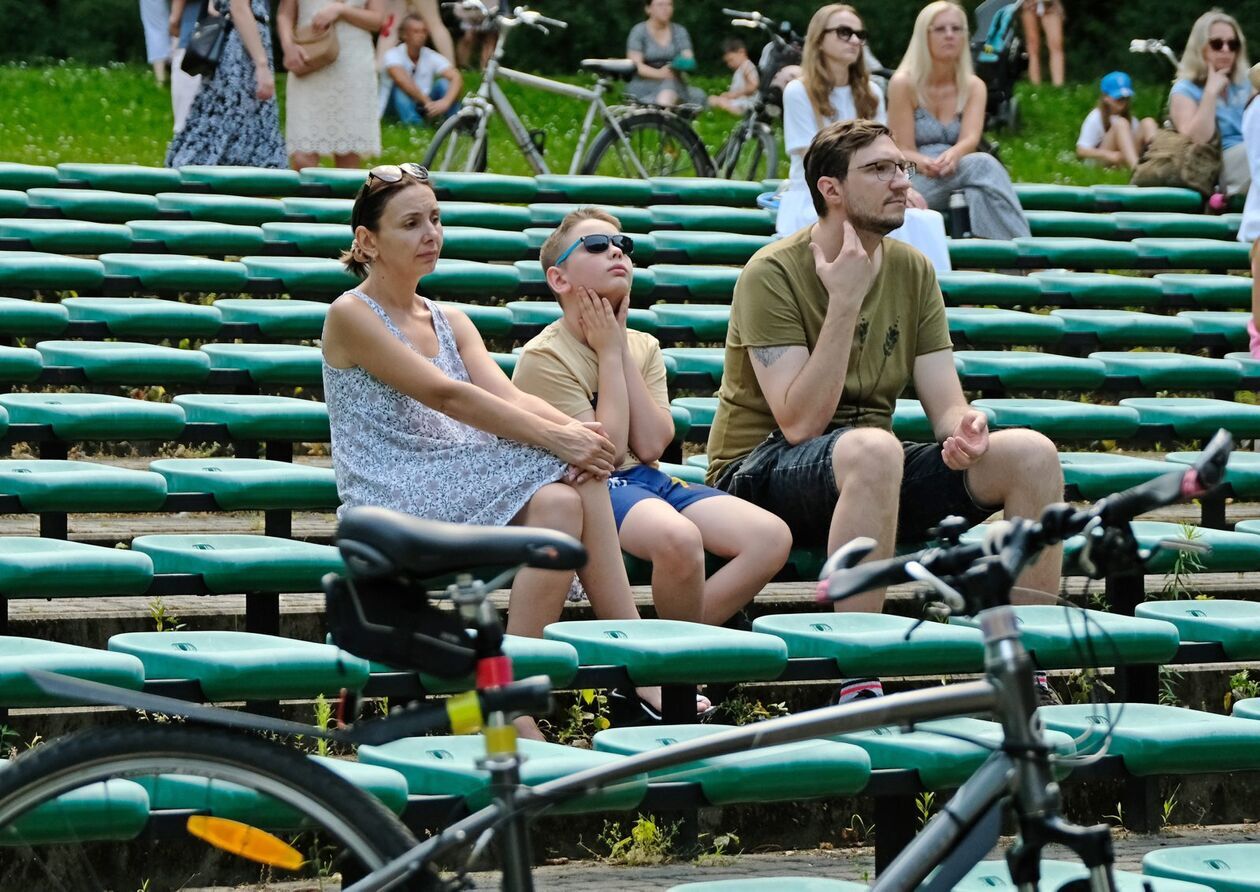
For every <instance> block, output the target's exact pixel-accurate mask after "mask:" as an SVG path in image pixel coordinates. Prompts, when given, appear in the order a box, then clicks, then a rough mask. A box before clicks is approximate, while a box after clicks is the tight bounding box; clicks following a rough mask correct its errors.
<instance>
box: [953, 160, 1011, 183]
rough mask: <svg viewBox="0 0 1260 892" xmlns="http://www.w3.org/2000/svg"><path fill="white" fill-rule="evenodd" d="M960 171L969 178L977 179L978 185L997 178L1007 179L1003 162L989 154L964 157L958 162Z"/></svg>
mask: <svg viewBox="0 0 1260 892" xmlns="http://www.w3.org/2000/svg"><path fill="white" fill-rule="evenodd" d="M958 169H959V170H960V171H961V172H962V173H964V174H967V175H968V176H972V177H975V178H976V182H977V183H985V182H990V181H992V180H993V179H994V178H995V177H996V178H999V179H1001V178H1004V177H1006V168H1005V167H1003V166H1002V162H1001V161H999V160H997V159H996V158H994V157H993V156H992V155H990V154H989V153H988V152H971V153H969V154H967V155H963V157H962V160H961V161H959V162H958Z"/></svg>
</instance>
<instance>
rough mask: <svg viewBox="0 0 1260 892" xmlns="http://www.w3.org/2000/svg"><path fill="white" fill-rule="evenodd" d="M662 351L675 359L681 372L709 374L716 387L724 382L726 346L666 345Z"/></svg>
mask: <svg viewBox="0 0 1260 892" xmlns="http://www.w3.org/2000/svg"><path fill="white" fill-rule="evenodd" d="M661 352H662V353H663V354H664V355H665V356H667V357H669V358H670V359H672V360H674V362H675V363H676V368H677V370H678V371H679V372H682V373H683V374H697V375H708V376H709V380H710V381H711V382H712V384H713V386H714V387H717V386H718V385H719V384H721V383H722V367H723V361H724V360H725V358H726V348H725V347H666V348H665V349H664V350H663V351H661Z"/></svg>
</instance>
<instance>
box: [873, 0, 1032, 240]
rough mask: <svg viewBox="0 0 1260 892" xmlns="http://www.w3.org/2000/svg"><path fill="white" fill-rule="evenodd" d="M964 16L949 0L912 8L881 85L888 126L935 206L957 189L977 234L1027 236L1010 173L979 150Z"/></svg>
mask: <svg viewBox="0 0 1260 892" xmlns="http://www.w3.org/2000/svg"><path fill="white" fill-rule="evenodd" d="M969 43H970V41H969V39H968V30H967V14H966V13H965V12H963V9H962V7H961V6H959V5H958V4H956V3H953V2H950V0H936V2H934V3H929V4H928V5H927V6H925V7H923V9H922V11H920V12H919V16H918V18H916V19H915V22H914V31H913V33H912V34H911V36H910V45H909V46H908V47H907V48H906V55H905V58H903V59H902V60H901V66H900V67H899V68H898V69H897V73H896V74H894V75H893V77H892V80H891V81H890V82H889V84H888V126H889V128H890V129H891V130H892V133H893V138H894V139H895V140H896V141H897V145H898V146H900V147H901V150H902V151H903V152H904V153H905V155H906V158H907V159H908V160H910V161H912V162H914V164H915V165H916V166H917V167H918V174H919V176H918V177H917V178H916V179H915V185H916V187H917V188H918V190H919V191H920V192H921V193H923V197H924V198H925V199H926V200H927V204H928V207H931V208H935V209H936V210H941V211H943V210H944V209H945V208H947V207H948V206H949V199H950V196H951V195H952V194H953V193H954V192H959V191H961V192H963V193H964V194H965V196H966V199H967V206H968V208H969V209H970V212H971V231H972V233H973V234H975V235H977V236H980V237H981V238H996V239H1009V238H1015V237H1016V236H1026V235H1029V234H1030V233H1029V229H1028V221H1027V220H1026V219H1025V218H1024V211H1023V208H1021V207H1020V205H1019V199H1018V198H1017V197H1016V195H1015V187H1014V186H1013V185H1012V184H1011V178H1010V175H1009V174H1008V173H1007V172H1006V168H1004V167H1003V166H1002V164H1001V162H1000V161H998V160H997V159H996V158H994V157H993V156H992V155H990V154H988V153H986V152H982V151H979V148H980V139H981V137H982V136H983V131H984V109H985V99H986V96H987V88H986V87H985V84H984V81H982V80H981V79H980V78H978V77H976V75H975V74H974V73H973V72H972V68H971V51H970V48H969Z"/></svg>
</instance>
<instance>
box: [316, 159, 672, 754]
mask: <svg viewBox="0 0 1260 892" xmlns="http://www.w3.org/2000/svg"><path fill="white" fill-rule="evenodd" d="M350 222H351V225H352V228H353V231H354V242H353V244H352V245H351V247H350V249H349V250H348V251H346V252H345V254H343V255H342V263H344V264H345V266H346V269H348V270H349V271H350V272H352V273H354V274H355V275H357V276H363V277H364V278H363V282H362V283H361V284H360V285H359V286H358V287H357V288H352V289H350V290H349V291H348V292H346V293H345V294H343V295H342V296H341V297H339V298H337V300H335V301H334V302H333V304H332V306H331V307H329V310H328V317H327V320H326V321H325V323H324V332H323V354H324V362H323V370H324V395H325V399H326V401H327V404H328V420H329V424H330V426H331V429H332V455H333V467H334V469H335V471H336V475H337V491H338V494H339V495H340V497H341V500H342V504H343V506H344V507H350V506H353V505H382V506H384V507H387V508H392V509H395V510H397V511H403V512H405V513H407V514H412V515H415V516H418V517H425V518H429V519H433V520H443V521H448V522H454V523H469V524H482V525H504V524H522V525H529V526H540V527H548V528H550V529H555V530H560V531H562V532H566V533H569V534H571V535H573V536H575V537H577V538H579V539H581V540H582V544H583V545H585V546H586V549H587V552H588V554H589V556H590V557H589V560H588V562H587V564H586V567H585V568H584V569H583V570H581V571H580V572H579V574H578V575H579V576H580V578H581V580H582V583H583V585H584V586H585V588H586V591H587V592H588V593H590V597H591V602H592V604H593V605H594V607H595V611H596V613H597V614H598V615H599V616H600V617H601V618H606V619H625V618H630V617H637V616H638V613H637V611H636V610H635V606H634V599H633V598H632V596H631V594H630V586H629V583H628V582H627V580H626V571H625V566H624V565H623V564H622V560H621V550H620V548H619V547H618V544H617V528H616V525H615V524H614V522H613V514H612V506H611V504H610V502H609V499H608V487H607V485H606V483H605V481H606V479H607V478H608V476H609V475H610V474H611V473H612V472H613V470H614V469H615V465H614V463H613V458H614V447H613V444H612V442H611V441H610V440H609V439H608V438H607V437H606V436H605V435H604V433H603V430H602V429H601V428H600V426H599V424H597V423H583V422H580V421H575V420H573V419H572V418H569V417H568V416H567V415H564V414H563V413H561V412H559V411H558V410H556V409H553V408H552V407H551V406H549V405H548V404H547V403H545V402H543V401H542V400H540V399H538V398H537V397H533V396H529V395H527V394H525V393H522V392H521V391H519V390H517V389H516V388H515V387H514V386H513V385H512V383H511V381H509V380H508V378H507V376H506V375H504V374H503V372H502V371H500V369H499V367H498V365H497V364H496V363H495V361H494V360H493V359H492V358H491V357H490V354H489V353H488V352H487V351H486V347H485V344H484V343H482V340H481V336H480V335H479V334H478V332H477V329H476V328H474V327H473V324H472V322H471V321H470V320H469V319H468V317H467V316H466V315H465V314H464V313H463V312H461V311H460V310H458V309H456V308H453V307H449V306H447V307H439V306H438V305H437V304H436V303H435V302H433V301H431V300H429V299H427V298H424V297H421V296H420V295H418V294H417V293H416V283H417V282H418V281H419V280H420V279H421V278H422V277H423V276H425V275H427V274H428V273H430V272H432V271H433V269H434V267H435V266H436V265H437V261H438V255H439V254H440V253H441V251H442V222H441V218H440V214H439V209H438V203H437V198H436V196H435V195H434V192H433V188H432V187H431V185H430V183H429V175H428V172H427V171H426V170H425V169H424V168H423V167H420V166H419V165H416V164H404V165H402V166H400V167H396V166H393V165H386V166H382V167H377V168H374V169H373V170H372V172H371V173H369V174H368V180H367V182H366V183H365V184H364V185H363V187H362V188H361V189H360V190H359V194H358V196H357V197H356V198H355V202H354V209H353V211H352V213H351V219H350ZM572 578H573V574H571V573H568V574H566V573H562V572H557V571H548V570H524V571H522V572H521V573H520V574H519V575H517V577H516V581H515V582H514V584H513V586H512V596H511V602H510V609H509V615H508V623H507V631H508V632H509V633H510V634H514V635H524V636H530V637H535V638H537V637H541V635H542V631H543V627H544V626H545V625H547V624H548V623H550V622H554V621H555V620H557V619H559V618H560V611H561V608H562V607H563V606H564V600H565V595H566V594H567V593H568V591H569V585H570V582H571V581H572ZM657 696H658V697H659V694H658V695H657ZM518 727H519V728H520V730H521V731H522V733H526V734H529V735H530V736H538V731H537V728H536V727H535V726H534V725H533V722H532V720H524V724H521V725H518Z"/></svg>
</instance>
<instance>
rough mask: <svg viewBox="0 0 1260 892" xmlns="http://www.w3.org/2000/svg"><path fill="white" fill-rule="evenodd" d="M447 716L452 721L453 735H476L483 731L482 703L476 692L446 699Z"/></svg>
mask: <svg viewBox="0 0 1260 892" xmlns="http://www.w3.org/2000/svg"><path fill="white" fill-rule="evenodd" d="M446 715H447V718H449V719H450V720H451V733H452V734H474V733H476V732H477V731H480V730H481V723H482V720H483V718H482V715H481V701H480V700H478V699H477V692H476V691H465V692H464V693H462V694H455V695H454V696H452V697H447V698H446Z"/></svg>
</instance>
